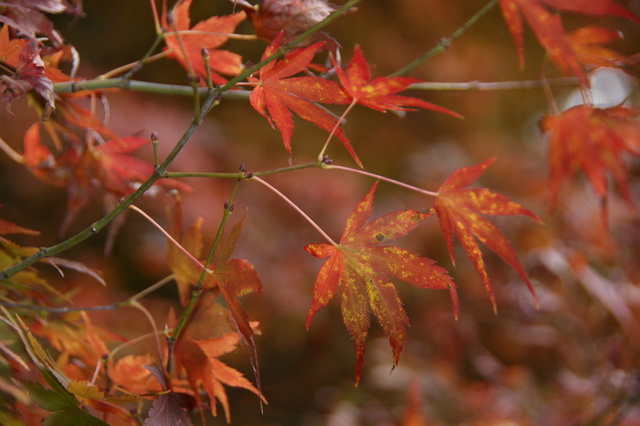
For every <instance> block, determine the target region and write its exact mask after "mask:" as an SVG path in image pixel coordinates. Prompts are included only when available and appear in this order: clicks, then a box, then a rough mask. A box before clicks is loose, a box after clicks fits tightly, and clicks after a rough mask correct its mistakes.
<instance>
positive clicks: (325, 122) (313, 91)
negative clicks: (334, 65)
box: [249, 37, 360, 164]
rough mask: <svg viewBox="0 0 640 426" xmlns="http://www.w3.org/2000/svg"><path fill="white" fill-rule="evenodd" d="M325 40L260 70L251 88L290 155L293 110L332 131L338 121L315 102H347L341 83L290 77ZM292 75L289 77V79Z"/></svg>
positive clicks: (347, 145) (256, 105)
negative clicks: (258, 77)
mask: <svg viewBox="0 0 640 426" xmlns="http://www.w3.org/2000/svg"><path fill="white" fill-rule="evenodd" d="M280 42H281V40H280V37H277V38H276V39H275V40H274V41H273V42H272V43H271V44H270V45H269V46H267V48H266V50H265V51H264V54H263V55H262V59H265V58H267V57H269V56H271V55H272V54H273V53H275V52H276V51H277V50H278V48H280ZM322 44H323V43H322V42H320V43H315V44H312V45H311V46H308V47H304V48H301V49H296V50H294V51H293V52H291V53H289V54H287V55H286V56H285V57H284V58H283V59H282V60H277V61H272V62H270V63H268V64H267V65H265V66H264V67H263V68H262V69H261V70H260V79H259V80H256V79H253V81H254V82H255V84H256V87H255V88H254V89H253V90H252V91H251V95H250V97H249V101H250V102H251V106H253V108H254V109H255V110H256V111H258V112H259V113H260V114H261V115H262V116H263V117H265V118H266V119H267V120H268V121H269V124H271V126H272V127H276V128H277V129H278V130H280V133H281V134H282V140H283V142H284V146H285V149H286V150H287V152H288V153H289V154H291V136H292V134H293V118H292V116H291V111H293V112H295V113H296V114H297V115H299V116H300V117H301V118H303V119H305V120H307V121H310V122H312V123H313V124H315V125H316V126H318V127H320V128H322V129H324V130H326V131H327V132H331V131H332V130H333V128H334V127H335V126H336V124H337V123H338V120H337V119H336V118H335V117H334V116H333V115H331V114H329V113H328V112H327V111H326V110H324V109H323V108H321V107H320V106H318V105H316V103H325V104H326V103H329V104H346V103H348V99H347V96H346V94H345V92H344V91H343V90H342V88H341V87H340V85H339V84H338V83H336V82H335V81H330V80H327V79H325V78H320V77H314V76H305V77H290V76H292V75H294V74H298V73H299V72H301V71H303V70H304V69H305V68H306V67H307V66H308V65H309V64H310V63H311V60H312V59H313V56H314V55H315V53H316V52H317V51H318V50H319V49H320V48H321V47H322ZM286 77H290V78H286ZM335 135H336V137H337V138H338V139H340V141H342V143H343V144H344V146H345V148H347V151H349V153H350V154H351V156H352V157H354V159H355V160H356V162H357V163H358V164H360V162H359V160H358V159H357V156H355V152H354V151H353V147H352V146H351V144H350V143H349V139H348V138H347V136H346V135H345V134H344V131H343V130H342V129H341V128H338V129H337V130H336V132H335Z"/></svg>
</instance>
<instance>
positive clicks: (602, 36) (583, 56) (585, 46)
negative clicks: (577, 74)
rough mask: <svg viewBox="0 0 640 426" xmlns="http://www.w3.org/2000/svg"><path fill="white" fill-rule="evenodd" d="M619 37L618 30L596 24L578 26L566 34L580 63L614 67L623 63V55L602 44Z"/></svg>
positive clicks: (620, 35) (620, 36) (624, 59)
mask: <svg viewBox="0 0 640 426" xmlns="http://www.w3.org/2000/svg"><path fill="white" fill-rule="evenodd" d="M621 38H622V33H620V31H613V30H608V29H606V28H600V27H596V26H589V27H582V28H578V29H577V30H575V31H572V32H571V33H569V34H568V35H567V41H568V42H569V44H570V45H571V46H572V48H573V50H574V51H575V52H576V55H577V57H578V60H579V61H580V63H581V64H585V65H595V66H600V67H614V68H619V67H622V66H624V65H625V62H626V58H625V56H624V55H622V54H620V53H618V52H616V51H614V50H611V49H609V48H606V47H603V46H602V45H603V44H608V43H612V42H614V41H616V40H620V39H621Z"/></svg>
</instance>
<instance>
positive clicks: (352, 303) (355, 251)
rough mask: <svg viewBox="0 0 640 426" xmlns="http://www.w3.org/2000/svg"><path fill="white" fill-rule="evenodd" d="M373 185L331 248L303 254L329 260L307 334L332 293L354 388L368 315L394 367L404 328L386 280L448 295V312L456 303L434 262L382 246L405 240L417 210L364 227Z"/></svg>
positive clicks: (420, 217)
mask: <svg viewBox="0 0 640 426" xmlns="http://www.w3.org/2000/svg"><path fill="white" fill-rule="evenodd" d="M376 186H377V183H375V184H373V186H372V187H371V189H370V190H369V192H368V193H367V194H366V195H365V196H364V198H363V199H362V200H361V201H360V202H359V203H358V204H357V205H356V206H355V208H354V209H353V211H352V212H351V214H350V215H349V218H348V219H347V225H346V228H345V230H344V233H343V234H342V238H341V239H340V243H339V244H337V245H335V246H334V245H329V244H310V245H308V246H306V247H305V250H306V251H308V252H309V253H311V254H312V255H314V256H316V257H320V258H324V257H328V258H329V259H328V260H327V261H326V262H325V263H324V264H323V265H322V267H321V268H320V271H319V272H318V275H317V277H316V281H315V284H314V288H313V300H312V302H311V306H310V308H309V313H308V314H307V328H309V324H310V322H311V318H312V317H313V315H314V314H315V313H316V312H317V311H318V310H319V309H320V308H322V307H323V306H325V305H326V304H327V303H328V302H329V301H330V300H331V299H332V298H333V296H334V295H335V294H336V292H338V293H339V294H340V296H341V302H342V318H343V321H344V324H345V326H346V327H347V330H349V333H350V334H351V337H352V338H353V340H354V346H355V351H356V372H355V381H356V384H357V383H358V382H359V380H360V374H361V369H362V363H363V357H364V350H365V339H366V337H367V330H368V328H369V309H371V310H372V311H373V313H374V314H375V316H376V317H377V318H378V322H379V323H380V325H381V326H382V329H383V330H384V332H385V334H386V335H387V337H388V339H389V343H390V344H391V347H392V349H393V362H394V365H397V363H398V358H399V356H400V352H401V351H402V346H403V344H404V342H405V340H406V338H407V334H406V330H405V326H406V325H409V319H408V318H407V314H406V312H405V311H404V309H403V308H402V302H401V301H400V298H399V297H398V293H397V291H396V288H395V286H394V284H393V282H392V281H391V277H394V278H397V279H399V280H401V281H404V282H407V283H409V284H412V285H414V286H416V287H419V288H431V289H439V290H449V291H450V292H451V299H452V301H453V306H454V311H455V314H456V316H457V313H458V298H457V293H456V289H455V285H454V284H453V281H452V280H451V278H450V277H449V275H448V274H447V271H446V270H445V269H443V268H441V267H439V266H436V265H434V263H435V262H434V261H433V260H431V259H428V258H425V257H420V256H418V255H417V254H415V253H412V252H410V251H407V250H404V249H401V248H398V247H394V246H383V245H381V244H382V243H384V242H388V241H393V240H395V239H396V238H399V237H401V236H403V235H406V234H407V233H409V232H410V231H412V230H413V229H415V228H416V227H417V226H418V224H419V223H420V222H421V221H422V220H424V219H425V218H426V217H427V214H426V213H424V212H421V211H417V210H398V211H395V212H391V213H388V214H386V215H384V216H381V217H379V218H377V219H375V220H373V221H372V222H370V223H369V224H366V225H365V222H366V221H367V219H368V218H369V216H370V215H371V211H372V208H373V195H374V192H375V189H376Z"/></svg>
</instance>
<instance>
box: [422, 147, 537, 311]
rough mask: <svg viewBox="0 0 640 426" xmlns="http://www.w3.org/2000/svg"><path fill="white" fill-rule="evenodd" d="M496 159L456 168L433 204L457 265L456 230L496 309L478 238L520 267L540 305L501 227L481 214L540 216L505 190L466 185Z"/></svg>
mask: <svg viewBox="0 0 640 426" xmlns="http://www.w3.org/2000/svg"><path fill="white" fill-rule="evenodd" d="M493 161H494V159H490V160H487V161H485V162H483V163H480V164H477V165H475V166H470V167H463V168H461V169H458V170H456V171H454V172H453V173H452V174H451V175H450V176H449V177H448V178H447V179H446V180H445V181H444V183H443V184H442V186H440V188H439V189H438V196H437V197H436V201H435V203H434V205H433V207H434V208H435V210H436V213H437V215H438V221H439V222H440V228H441V229H442V234H443V235H444V238H445V241H446V243H447V249H448V250H449V256H450V257H451V262H453V264H454V265H455V258H454V256H453V235H454V234H455V235H456V237H457V238H458V241H460V244H461V245H462V248H463V249H464V251H465V252H466V253H467V255H468V256H469V258H470V259H471V261H472V262H473V266H474V267H475V268H476V270H477V271H478V273H479V274H480V276H481V277H482V281H483V282H484V285H485V287H486V289H487V292H488V293H489V297H490V298H491V304H492V305H493V309H494V311H495V310H496V309H497V307H496V301H495V297H494V295H493V291H492V290H491V285H490V284H489V276H488V275H487V271H486V270H485V265H484V260H483V259H482V253H481V251H480V247H478V243H477V241H476V239H477V240H479V241H480V242H481V243H482V244H484V245H485V246H487V247H488V248H489V249H491V250H492V251H493V252H494V253H496V254H497V255H498V256H500V257H501V258H502V259H503V260H504V261H505V262H507V263H508V264H509V265H511V267H513V269H515V270H516V272H517V273H518V275H520V277H521V278H522V280H523V281H524V282H525V283H526V284H527V287H528V288H529V291H530V292H531V294H532V295H533V298H534V300H535V301H536V305H537V303H538V301H537V296H536V294H535V291H534V289H533V286H532V285H531V282H530V281H529V278H528V277H527V273H526V272H525V271H524V268H523V267H522V264H521V263H520V261H519V260H518V257H517V256H516V253H515V251H514V250H513V248H512V247H511V245H510V244H509V241H508V240H507V239H506V238H505V237H504V235H502V233H501V232H500V230H499V229H498V228H497V227H495V226H494V225H492V224H491V223H489V221H487V220H486V219H485V218H484V217H483V216H481V215H483V214H485V215H518V214H522V215H526V216H529V217H531V218H532V219H534V220H536V221H539V219H538V217H537V216H536V215H535V214H533V213H532V212H530V211H529V210H527V209H525V208H524V207H522V206H520V205H519V204H517V203H515V202H514V201H511V200H510V199H509V198H507V197H506V196H504V195H502V194H496V193H494V192H491V191H489V190H488V189H486V188H466V187H467V186H469V185H470V184H472V183H473V182H475V181H476V180H477V179H478V178H479V177H480V175H481V174H482V173H484V171H485V170H486V169H487V167H489V166H490V165H491V163H493Z"/></svg>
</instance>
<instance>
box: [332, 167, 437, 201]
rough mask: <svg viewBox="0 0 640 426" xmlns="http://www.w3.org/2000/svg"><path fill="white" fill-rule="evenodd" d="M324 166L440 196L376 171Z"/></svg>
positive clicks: (421, 192) (432, 195)
mask: <svg viewBox="0 0 640 426" xmlns="http://www.w3.org/2000/svg"><path fill="white" fill-rule="evenodd" d="M323 168H325V169H335V170H344V171H347V172H351V173H357V174H360V175H364V176H369V177H372V178H375V179H379V180H383V181H385V182H389V183H392V184H394V185H397V186H400V187H402V188H406V189H410V190H412V191H415V192H419V193H420V194H425V195H429V196H431V197H437V196H438V193H437V192H433V191H428V190H426V189H422V188H418V187H417V186H413V185H409V184H408V183H404V182H400V181H399V180H395V179H391V178H388V177H385V176H382V175H377V174H375V173H371V172H367V171H364V170H360V169H353V168H351V167H345V166H336V165H332V164H327V165H325V166H323Z"/></svg>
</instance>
